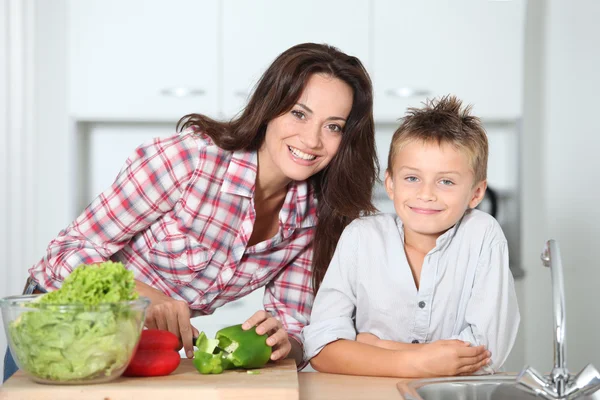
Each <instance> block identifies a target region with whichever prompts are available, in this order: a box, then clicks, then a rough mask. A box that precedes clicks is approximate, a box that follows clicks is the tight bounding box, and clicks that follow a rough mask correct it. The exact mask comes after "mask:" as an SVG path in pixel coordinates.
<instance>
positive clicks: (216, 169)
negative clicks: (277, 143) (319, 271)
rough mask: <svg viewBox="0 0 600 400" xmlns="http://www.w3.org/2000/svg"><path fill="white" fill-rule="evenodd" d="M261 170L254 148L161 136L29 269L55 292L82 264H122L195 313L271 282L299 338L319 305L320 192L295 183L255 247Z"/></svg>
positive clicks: (268, 292)
mask: <svg viewBox="0 0 600 400" xmlns="http://www.w3.org/2000/svg"><path fill="white" fill-rule="evenodd" d="M256 172H257V154H256V152H248V151H236V152H230V151H225V150H223V149H221V148H219V147H217V146H216V145H215V144H214V143H213V142H212V140H211V139H210V138H209V137H208V136H206V135H203V134H200V133H194V132H193V131H191V130H188V131H186V132H183V133H181V134H180V135H176V136H173V137H170V138H162V139H154V140H153V141H152V143H150V144H147V145H142V146H140V147H139V148H138V149H137V150H136V151H135V152H134V154H133V155H132V156H131V157H130V158H129V159H128V160H127V163H126V164H125V166H124V168H123V169H122V170H121V172H120V173H119V175H118V176H117V178H116V180H115V182H114V183H113V184H112V186H111V187H110V188H108V189H107V190H106V191H104V192H103V193H101V194H100V195H99V196H98V197H97V198H96V199H95V200H94V201H92V203H91V204H90V205H89V206H88V207H87V208H86V209H85V211H84V212H83V213H82V214H81V215H80V216H79V217H78V218H77V219H76V220H75V221H74V222H73V223H72V224H71V225H70V226H68V227H67V228H66V229H64V230H63V231H61V232H60V234H59V235H58V237H57V238H56V239H54V240H52V242H50V244H49V246H48V249H47V254H46V256H45V257H44V258H43V259H42V260H41V261H40V262H39V263H37V264H36V265H35V266H33V267H32V268H31V269H30V270H29V273H30V274H31V276H32V277H33V279H34V280H35V281H37V282H38V283H39V284H40V286H42V287H43V288H45V289H47V290H52V289H56V288H58V287H60V285H61V281H62V280H64V278H65V277H66V276H67V275H69V273H70V272H71V271H72V270H73V268H75V267H76V266H78V265H80V264H83V263H85V264H91V263H97V262H101V261H105V260H108V259H111V260H114V261H121V262H123V263H124V264H125V265H127V268H129V269H131V270H132V271H133V272H134V273H135V277H136V279H137V280H139V281H141V282H144V283H147V284H148V285H151V286H152V287H154V288H157V289H160V290H162V291H163V292H164V293H165V294H167V295H169V296H171V297H173V298H175V299H180V300H185V301H186V302H188V303H189V305H190V308H191V309H192V312H193V314H194V315H205V314H212V313H213V312H214V311H215V309H216V308H218V307H220V306H222V305H224V304H226V303H228V302H230V301H233V300H236V299H239V298H240V297H243V296H245V295H247V294H248V293H250V292H252V291H253V290H255V289H257V288H259V287H262V286H266V288H265V296H264V306H265V309H266V310H267V311H269V312H270V313H271V314H273V315H275V316H276V317H278V318H279V319H280V320H281V322H282V324H283V325H284V327H285V328H286V330H287V331H288V333H289V334H290V335H291V336H292V337H294V338H295V339H296V340H298V342H299V343H302V341H301V335H300V332H301V330H302V328H303V327H304V325H306V324H308V320H309V316H310V311H311V308H312V303H313V294H312V285H311V259H312V246H311V243H312V239H313V236H314V230H315V223H316V220H317V218H316V199H315V197H314V194H313V191H312V188H311V186H310V185H309V184H307V183H306V182H292V183H291V184H290V186H289V189H288V192H287V196H286V198H285V202H284V204H283V207H282V209H281V212H280V213H279V230H278V232H277V234H276V235H275V236H274V237H273V238H271V239H269V240H267V241H265V242H261V243H258V244H256V245H254V246H249V247H248V246H247V243H248V240H249V239H250V235H251V234H252V229H253V226H254V222H255V219H256V214H255V211H254V183H255V180H256ZM248 317H249V316H248Z"/></svg>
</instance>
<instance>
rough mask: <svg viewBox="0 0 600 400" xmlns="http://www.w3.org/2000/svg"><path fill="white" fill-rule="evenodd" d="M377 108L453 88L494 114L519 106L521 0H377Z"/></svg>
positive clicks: (506, 115)
mask: <svg viewBox="0 0 600 400" xmlns="http://www.w3.org/2000/svg"><path fill="white" fill-rule="evenodd" d="M372 2H373V21H375V24H374V27H373V60H372V63H373V66H374V67H373V81H374V87H375V116H376V119H378V120H380V121H381V120H385V121H394V120H396V119H398V118H400V117H402V116H403V114H404V112H405V110H406V107H407V106H419V105H420V103H421V102H422V101H423V100H425V98H427V97H433V96H439V95H444V94H449V93H453V94H456V95H457V96H458V97H459V98H461V99H463V100H464V102H466V103H471V104H473V105H474V109H473V110H474V113H475V114H476V115H478V116H481V117H484V118H490V119H512V118H515V117H518V116H519V115H520V114H521V104H522V100H521V87H522V82H521V81H522V69H523V63H522V60H523V56H522V53H523V40H524V23H525V21H524V18H525V2H524V0H513V1H488V0H483V1H482V0H453V1H442V0H435V1H434V0H422V1H408V0H400V1H399V0H372Z"/></svg>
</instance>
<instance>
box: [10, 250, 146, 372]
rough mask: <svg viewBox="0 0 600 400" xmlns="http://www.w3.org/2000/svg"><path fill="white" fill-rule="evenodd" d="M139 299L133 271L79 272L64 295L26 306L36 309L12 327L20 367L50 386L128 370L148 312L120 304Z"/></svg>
mask: <svg viewBox="0 0 600 400" xmlns="http://www.w3.org/2000/svg"><path fill="white" fill-rule="evenodd" d="M137 298H138V294H137V292H136V291H135V281H134V277H133V272H131V271H128V270H127V269H125V267H124V266H123V264H121V263H114V262H110V261H108V262H104V263H101V264H95V265H81V266H79V267H77V268H76V269H75V270H73V272H72V273H71V274H70V275H69V276H68V277H67V279H65V281H64V282H63V285H62V287H61V288H60V289H59V290H57V291H54V292H50V293H47V294H45V295H42V296H41V297H40V299H39V301H36V302H33V303H29V304H27V307H28V308H30V309H31V308H37V310H35V311H26V312H24V313H22V314H21V315H20V316H19V318H17V319H16V320H15V321H13V322H12V323H11V324H10V327H9V331H10V340H11V342H12V343H11V345H12V348H13V351H15V352H16V355H17V359H18V362H19V364H20V366H21V367H22V368H23V369H24V370H26V371H27V372H29V373H30V374H32V375H35V376H37V377H39V378H42V379H46V380H51V381H73V380H88V379H93V378H95V377H99V376H108V375H111V374H112V373H113V372H114V371H116V370H119V369H124V368H125V367H126V366H127V363H128V362H129V357H130V356H131V355H132V353H133V351H134V350H135V346H136V345H137V342H138V340H139V335H140V331H141V326H142V323H143V316H144V313H143V309H142V308H139V309H132V308H131V307H130V306H129V305H127V303H125V304H123V303H120V302H126V301H130V300H135V299H137ZM61 305H68V307H61Z"/></svg>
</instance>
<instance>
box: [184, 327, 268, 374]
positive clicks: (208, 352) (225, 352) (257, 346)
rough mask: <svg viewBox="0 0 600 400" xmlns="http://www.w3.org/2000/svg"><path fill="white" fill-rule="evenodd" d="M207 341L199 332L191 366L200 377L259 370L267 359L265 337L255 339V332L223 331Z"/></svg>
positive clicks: (230, 329)
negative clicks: (249, 369)
mask: <svg viewBox="0 0 600 400" xmlns="http://www.w3.org/2000/svg"><path fill="white" fill-rule="evenodd" d="M215 336H216V339H208V338H207V337H206V334H205V333H204V332H201V333H200V335H199V336H198V339H197V340H196V347H197V348H198V350H196V351H195V352H194V366H195V367H196V369H197V370H198V372H200V373H201V374H220V373H221V372H223V371H224V370H226V369H233V368H260V367H262V366H263V365H265V364H266V363H267V362H268V361H269V359H270V358H271V347H270V346H269V345H267V335H259V334H257V333H256V330H255V329H249V330H247V331H245V330H243V329H242V325H234V326H230V327H227V328H223V329H221V330H220V331H218V332H217V334H216V335H215Z"/></svg>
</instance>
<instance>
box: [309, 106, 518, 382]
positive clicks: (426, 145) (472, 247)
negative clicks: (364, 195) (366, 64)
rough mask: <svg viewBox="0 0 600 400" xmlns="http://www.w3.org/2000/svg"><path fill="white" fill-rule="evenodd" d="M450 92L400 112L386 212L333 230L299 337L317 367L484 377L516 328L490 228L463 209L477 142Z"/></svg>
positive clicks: (487, 219)
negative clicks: (335, 238)
mask: <svg viewBox="0 0 600 400" xmlns="http://www.w3.org/2000/svg"><path fill="white" fill-rule="evenodd" d="M469 112H470V108H469V107H466V108H465V109H463V108H462V106H461V102H460V101H459V100H458V99H456V98H455V97H453V96H446V97H443V98H441V99H438V100H433V101H430V102H428V103H427V104H426V105H425V107H423V108H422V109H409V111H408V113H407V115H406V117H405V118H404V121H403V122H402V124H401V126H400V127H399V128H398V129H397V130H396V132H395V133H394V136H393V138H392V143H391V148H390V154H389V159H388V168H387V171H386V177H385V188H386V191H387V193H388V196H389V197H390V199H391V200H392V201H393V202H394V208H395V210H396V215H392V214H389V215H388V214H380V215H375V216H370V217H363V218H359V219H357V220H355V221H353V222H352V223H351V224H350V225H349V226H348V227H347V228H346V229H345V230H344V232H343V234H342V237H341V239H340V241H339V242H338V245H337V248H336V251H335V254H334V256H333V259H332V261H331V263H330V265H329V269H328V270H327V273H326V275H325V278H324V280H323V283H322V284H321V287H320V289H319V292H318V293H317V296H316V298H315V302H314V305H313V309H312V314H311V319H310V325H308V326H306V327H305V328H304V330H303V337H304V352H305V358H306V359H309V360H310V361H311V365H312V366H313V368H315V369H316V370H318V371H322V372H331V373H343V374H353V375H374V376H394V377H403V378H421V377H431V376H442V375H464V374H472V373H486V372H487V373H493V372H494V371H496V370H498V369H499V368H500V367H501V366H502V364H503V363H504V362H505V361H506V358H507V356H508V354H509V352H510V350H511V348H512V346H513V344H514V341H515V337H516V335H517V330H518V325H519V320H520V316H519V310H518V306H517V298H516V294H515V289H514V282H513V277H512V274H511V272H510V270H509V267H508V248H507V243H506V238H505V237H504V234H503V232H502V229H501V228H500V225H499V224H498V222H497V221H496V220H495V219H494V218H493V217H491V216H490V215H488V214H486V213H484V212H481V211H479V210H475V209H474V208H475V207H476V206H477V205H478V204H479V202H480V201H481V200H482V198H483V196H484V193H485V190H486V186H487V184H486V173H487V158H488V143H487V137H486V134H485V131H484V129H483V127H482V126H481V123H480V121H479V119H478V118H477V117H474V116H472V115H470V114H469Z"/></svg>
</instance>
